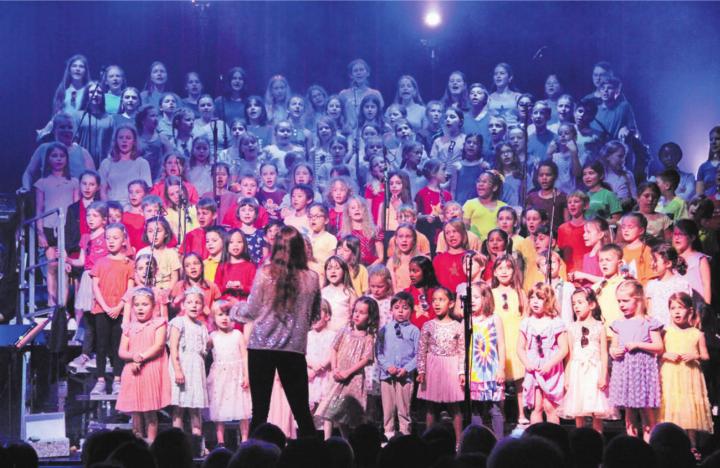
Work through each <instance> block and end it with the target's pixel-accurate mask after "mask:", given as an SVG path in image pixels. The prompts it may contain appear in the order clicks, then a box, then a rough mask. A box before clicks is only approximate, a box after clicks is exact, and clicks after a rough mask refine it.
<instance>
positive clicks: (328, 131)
mask: <svg viewBox="0 0 720 468" xmlns="http://www.w3.org/2000/svg"><path fill="white" fill-rule="evenodd" d="M317 134H318V137H319V138H320V139H321V140H323V141H327V139H328V138H330V137H331V136H332V128H331V127H330V125H328V124H319V125H318V128H317Z"/></svg>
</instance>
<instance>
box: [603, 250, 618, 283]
mask: <svg viewBox="0 0 720 468" xmlns="http://www.w3.org/2000/svg"><path fill="white" fill-rule="evenodd" d="M621 261H622V260H620V257H618V254H617V253H615V252H613V251H608V252H600V253H599V254H598V264H599V266H600V271H601V272H602V274H603V276H604V277H605V278H610V277H611V276H614V275H616V274H617V272H618V270H619V269H620V262H621Z"/></svg>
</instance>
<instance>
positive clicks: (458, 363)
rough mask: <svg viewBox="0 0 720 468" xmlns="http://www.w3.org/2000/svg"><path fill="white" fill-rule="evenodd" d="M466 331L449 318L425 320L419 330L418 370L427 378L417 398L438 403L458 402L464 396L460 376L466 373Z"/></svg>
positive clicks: (420, 387)
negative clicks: (447, 319) (448, 319)
mask: <svg viewBox="0 0 720 468" xmlns="http://www.w3.org/2000/svg"><path fill="white" fill-rule="evenodd" d="M464 349H465V330H464V329H463V325H462V323H460V322H456V321H455V320H450V321H447V322H441V321H439V320H430V321H428V322H425V324H424V325H423V326H422V330H421V331H420V344H419V346H418V357H417V361H418V373H421V374H425V381H424V382H423V383H422V384H420V386H419V387H418V392H417V397H418V398H420V399H422V400H427V401H434V402H437V403H455V402H458V401H462V400H463V399H464V393H463V388H462V387H461V386H460V378H459V376H460V375H463V374H464V373H465V357H464Z"/></svg>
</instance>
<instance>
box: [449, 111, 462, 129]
mask: <svg viewBox="0 0 720 468" xmlns="http://www.w3.org/2000/svg"><path fill="white" fill-rule="evenodd" d="M445 126H446V127H447V128H448V129H453V130H457V129H458V128H460V117H459V116H458V114H457V112H455V110H454V109H448V110H446V111H445Z"/></svg>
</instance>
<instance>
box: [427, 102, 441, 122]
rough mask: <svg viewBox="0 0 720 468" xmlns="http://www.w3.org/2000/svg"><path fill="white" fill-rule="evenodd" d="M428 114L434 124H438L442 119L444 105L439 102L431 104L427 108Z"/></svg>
mask: <svg viewBox="0 0 720 468" xmlns="http://www.w3.org/2000/svg"><path fill="white" fill-rule="evenodd" d="M427 115H428V117H429V119H430V122H431V123H432V124H433V125H438V124H439V123H440V119H442V106H440V105H439V104H433V105H431V106H430V107H429V108H428V110H427Z"/></svg>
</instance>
